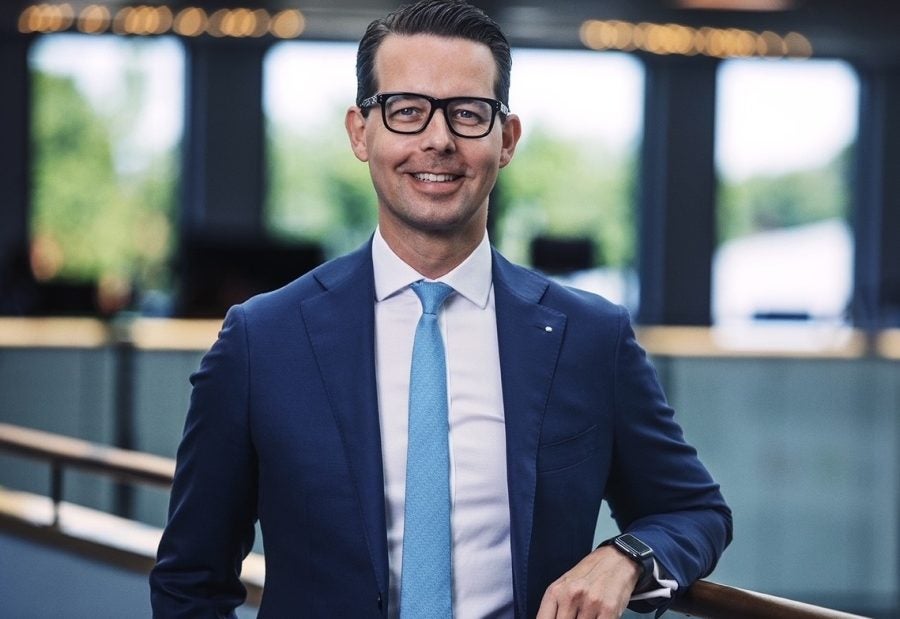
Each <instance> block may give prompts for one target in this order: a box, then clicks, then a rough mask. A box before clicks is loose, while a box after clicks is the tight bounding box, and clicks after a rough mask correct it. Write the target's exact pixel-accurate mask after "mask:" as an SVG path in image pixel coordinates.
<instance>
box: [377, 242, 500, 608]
mask: <svg viewBox="0 0 900 619" xmlns="http://www.w3.org/2000/svg"><path fill="white" fill-rule="evenodd" d="M372 261H373V264H374V269H375V297H376V298H375V356H376V376H377V383H378V408H379V418H380V423H381V447H382V457H383V461H384V488H385V502H386V506H385V508H386V509H385V511H386V516H387V540H388V562H389V566H390V606H389V608H388V616H389V617H392V618H393V617H398V616H399V607H398V606H399V601H400V574H401V571H402V562H403V509H404V498H405V487H406V443H407V427H408V410H409V374H410V364H411V361H412V348H413V339H414V337H415V330H416V324H417V323H418V321H419V317H420V316H421V315H422V304H421V303H420V301H419V298H418V297H417V296H416V294H415V293H414V292H413V291H412V290H411V289H410V288H409V285H410V284H411V283H413V282H416V281H419V280H421V279H424V278H423V277H422V275H420V274H419V273H417V272H416V271H415V270H414V269H413V268H412V267H410V266H409V265H407V264H406V263H405V262H403V261H402V260H401V259H400V258H399V257H397V255H396V254H394V252H393V251H392V250H391V249H390V247H388V245H387V243H386V242H385V241H384V238H383V237H382V236H381V232H380V231H376V233H375V236H374V239H373V242H372ZM491 280H492V277H491V249H490V244H489V242H488V239H487V234H485V237H484V239H483V240H482V242H481V244H480V245H479V246H478V247H477V248H476V249H475V251H474V252H472V254H471V255H470V256H469V257H468V258H467V259H466V260H465V261H464V262H463V263H462V264H460V265H459V266H458V267H456V268H455V269H454V270H453V271H451V272H450V273H448V274H447V275H444V276H443V277H441V278H440V279H439V281H442V282H444V283H446V284H449V285H450V286H452V287H453V289H454V290H455V291H456V294H452V295H450V297H449V298H448V299H447V301H446V302H445V303H444V305H443V307H442V310H441V312H440V314H439V320H440V325H441V333H442V335H443V338H444V347H445V350H446V355H447V374H448V377H447V395H448V398H449V414H450V419H449V422H450V469H451V472H450V493H451V523H450V524H451V530H452V534H453V548H452V569H453V615H454V617H455V618H456V619H483V618H484V617H488V616H490V617H497V618H498V619H499V618H503V617H512V616H513V586H512V559H511V551H510V541H509V494H508V489H507V480H506V433H505V423H504V417H503V394H502V390H501V382H500V355H499V351H498V348H497V319H496V313H495V311H494V291H493V284H492V281H491Z"/></svg>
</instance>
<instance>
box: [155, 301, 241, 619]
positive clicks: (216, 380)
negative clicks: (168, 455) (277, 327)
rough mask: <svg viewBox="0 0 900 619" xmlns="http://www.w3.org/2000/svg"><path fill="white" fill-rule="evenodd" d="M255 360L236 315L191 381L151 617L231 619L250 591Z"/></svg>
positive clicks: (228, 320) (235, 311)
mask: <svg viewBox="0 0 900 619" xmlns="http://www.w3.org/2000/svg"><path fill="white" fill-rule="evenodd" d="M250 372H251V368H250V357H249V352H248V342H247V328H246V321H245V317H244V313H243V309H242V308H241V307H240V306H236V307H233V308H232V309H231V310H230V311H229V312H228V314H227V316H226V317H225V322H224V325H223V327H222V330H221V331H220V333H219V338H218V340H217V341H216V343H215V344H214V345H213V347H212V348H211V349H210V351H209V352H208V353H207V354H206V355H205V356H204V358H203V361H202V362H201V364H200V368H199V370H198V371H197V372H196V373H194V374H193V375H192V376H191V383H192V384H193V391H192V393H191V400H190V407H189V410H188V414H187V420H186V422H185V428H184V435H183V437H182V441H181V445H180V446H179V448H178V457H177V466H176V471H175V481H174V484H173V487H172V493H171V497H170V503H169V518H168V524H167V525H166V528H165V531H164V532H163V536H162V540H161V542H160V545H159V551H158V555H157V563H156V566H155V567H154V568H153V570H152V572H151V574H150V593H151V595H150V597H151V604H152V606H153V616H154V617H155V618H157V619H170V618H176V617H179V618H180V617H191V618H194V619H199V618H203V617H209V618H210V619H212V618H214V617H215V618H221V617H233V616H234V609H235V608H236V607H237V606H239V605H240V604H242V603H243V601H244V599H245V596H246V590H245V588H244V586H243V585H242V584H241V582H240V572H241V562H242V560H243V558H244V557H245V556H246V555H247V554H248V553H249V552H250V549H251V548H252V545H253V537H254V525H255V522H256V501H257V490H256V480H257V464H256V455H255V452H254V449H253V444H252V440H251V436H250V427H249V415H248V409H249V382H250Z"/></svg>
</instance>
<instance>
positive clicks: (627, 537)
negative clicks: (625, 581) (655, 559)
mask: <svg viewBox="0 0 900 619" xmlns="http://www.w3.org/2000/svg"><path fill="white" fill-rule="evenodd" d="M615 543H616V545H617V546H618V547H619V548H621V549H622V550H624V551H625V552H627V553H628V554H630V555H631V556H633V557H635V558H638V559H643V558H644V557H649V556H651V555H652V554H653V549H652V548H650V546H648V545H647V544H645V543H644V542H642V541H641V540H639V539H638V538H636V537H635V536H634V535H631V534H630V533H625V534H623V535H620V536H619V537H617V538H616V542H615Z"/></svg>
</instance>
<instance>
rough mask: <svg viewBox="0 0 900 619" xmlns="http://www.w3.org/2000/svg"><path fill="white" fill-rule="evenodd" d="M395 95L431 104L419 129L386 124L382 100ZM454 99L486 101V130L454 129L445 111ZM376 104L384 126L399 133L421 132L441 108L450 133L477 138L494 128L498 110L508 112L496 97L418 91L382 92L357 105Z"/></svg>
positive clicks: (368, 105) (364, 107)
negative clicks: (441, 96) (470, 132)
mask: <svg viewBox="0 0 900 619" xmlns="http://www.w3.org/2000/svg"><path fill="white" fill-rule="evenodd" d="M397 96H401V97H403V96H405V97H421V98H422V99H425V100H426V101H428V102H429V103H430V104H431V111H430V112H429V113H428V118H426V119H425V123H424V124H423V125H422V126H421V127H420V128H419V129H416V130H415V131H402V130H399V129H394V128H393V127H391V126H390V124H388V119H387V111H386V109H385V107H384V102H385V101H387V100H388V99H389V98H390V97H397ZM455 101H481V102H482V103H487V104H488V105H490V106H491V122H490V123H488V128H487V130H486V131H485V132H484V133H480V134H478V135H465V134H462V133H460V132H459V131H457V130H456V129H454V128H453V123H452V122H451V121H450V112H448V111H447V106H449V105H450V104H451V103H453V102H455ZM376 105H379V106H381V120H382V121H383V122H384V126H385V127H387V129H388V131H392V132H394V133H400V134H402V135H415V134H417V133H422V132H423V131H425V129H426V128H428V125H429V124H430V123H431V119H432V117H434V112H435V110H443V112H444V120H445V121H447V128H448V129H450V133H452V134H453V135H455V136H458V137H461V138H472V139H478V138H483V137H484V136H486V135H487V134H489V133H490V132H491V131H492V130H493V129H494V120H495V119H496V118H497V113H498V112H499V113H500V114H502V115H503V116H507V115H508V114H509V108H508V107H507V106H506V104H505V103H503V102H502V101H500V100H498V99H488V98H486V97H448V98H446V99H437V98H435V97H429V96H428V95H423V94H421V93H418V92H382V93H379V94H377V95H372V96H371V97H367V98H366V99H363V100H362V102H361V103H360V104H359V107H361V108H362V109H368V108H370V107H374V106H376Z"/></svg>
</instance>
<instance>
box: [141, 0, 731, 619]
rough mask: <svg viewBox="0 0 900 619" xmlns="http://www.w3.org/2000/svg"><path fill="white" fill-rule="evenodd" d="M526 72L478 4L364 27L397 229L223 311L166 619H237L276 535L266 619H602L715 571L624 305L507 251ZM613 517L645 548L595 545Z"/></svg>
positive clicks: (706, 519) (381, 209)
mask: <svg viewBox="0 0 900 619" xmlns="http://www.w3.org/2000/svg"><path fill="white" fill-rule="evenodd" d="M509 72H510V58H509V47H508V44H507V42H506V40H505V38H504V37H503V35H502V33H501V32H500V30H499V28H498V27H497V26H496V24H495V23H494V22H493V21H492V20H490V19H489V18H488V17H487V16H485V15H484V14H483V13H482V12H481V11H480V10H478V9H475V8H474V7H472V6H470V5H468V4H466V3H464V2H461V1H460V0H425V1H424V2H420V3H419V4H416V5H413V6H408V7H402V8H401V9H398V10H397V11H395V12H394V13H392V14H391V15H389V16H388V17H387V18H385V19H384V20H378V21H376V22H374V23H373V24H372V25H371V26H370V27H369V29H368V30H367V32H366V34H365V37H364V38H363V40H362V42H361V43H360V47H359V55H358V63H357V77H358V86H359V90H358V96H357V102H356V105H355V106H354V107H352V108H350V110H348V112H347V116H346V127H347V132H348V135H349V137H350V143H351V146H352V149H353V152H354V153H355V155H356V156H357V157H358V158H359V159H360V160H361V161H364V162H367V163H368V165H369V169H370V172H371V177H372V183H373V185H374V188H375V192H376V193H377V196H378V229H377V230H376V232H375V234H374V236H373V239H372V241H371V242H370V243H369V244H367V245H366V246H364V247H363V248H361V249H360V250H358V251H356V252H355V253H353V254H350V255H347V256H344V257H342V258H338V259H337V260H334V261H332V262H329V263H327V264H325V265H323V266H321V267H319V268H317V269H315V270H314V271H312V272H311V273H309V274H307V275H305V276H303V277H301V278H300V279H298V280H296V281H295V282H293V283H291V284H289V285H288V286H286V287H285V288H283V289H281V290H278V291H275V292H273V293H269V294H267V295H262V296H260V297H257V298H254V299H251V300H250V301H248V302H246V303H244V304H242V305H240V306H237V307H235V308H232V309H231V310H230V311H229V313H228V316H227V317H226V319H225V323H224V326H223V328H222V331H221V333H220V336H219V339H218V341H217V342H216V344H215V345H214V346H213V348H212V349H211V350H210V352H209V353H208V354H207V356H206V357H205V358H204V360H203V363H202V365H201V367H200V370H199V371H198V372H197V374H195V375H194V376H193V377H192V382H193V384H194V391H193V395H192V399H191V407H190V411H189V413H188V419H187V423H186V429H185V435H184V438H183V441H182V445H181V447H180V449H179V454H178V470H177V473H176V480H175V485H174V487H173V490H172V499H171V507H170V519H169V524H168V526H167V528H166V532H165V534H164V536H163V539H162V542H161V544H160V549H159V560H158V564H157V566H156V568H155V569H154V571H153V574H152V576H151V588H152V599H153V606H154V614H155V616H156V617H222V616H232V615H231V614H230V613H232V611H233V609H234V607H236V606H237V605H239V604H240V603H241V602H242V600H243V596H244V591H243V588H242V587H241V585H240V583H239V580H238V575H239V570H240V562H241V559H242V558H243V556H244V555H245V554H246V553H247V552H248V550H249V548H250V546H251V542H252V539H253V527H254V523H255V521H256V520H257V519H258V520H259V522H260V525H261V529H262V534H263V538H264V540H265V555H266V587H265V593H264V596H263V601H262V605H261V608H260V617H352V618H359V617H383V616H388V617H397V616H399V617H402V618H404V619H406V618H407V617H410V618H411V617H450V616H454V617H458V618H483V617H521V618H524V617H535V616H537V617H538V618H539V619H549V618H551V617H559V618H569V617H576V616H577V617H580V618H583V617H603V618H609V617H618V616H620V615H621V614H622V612H623V610H624V608H625V606H626V605H627V604H629V602H632V603H633V604H634V605H635V607H640V608H642V609H643V610H647V609H649V608H652V607H664V606H665V604H666V603H667V602H668V601H669V600H670V598H671V596H672V595H673V594H674V595H677V593H678V592H679V591H683V590H684V589H685V588H686V587H687V586H688V585H689V584H690V583H691V582H693V581H694V580H695V579H697V578H699V577H701V576H703V575H705V574H707V573H709V572H710V571H711V570H712V568H713V567H714V565H715V563H716V561H717V559H718V557H719V555H720V553H721V552H722V550H723V549H724V547H725V546H726V545H727V543H728V542H729V541H730V537H731V516H730V512H729V510H728V508H727V507H726V505H725V503H724V501H723V500H722V497H721V495H720V494H719V491H718V486H716V484H715V483H714V482H713V481H712V479H711V478H710V476H709V474H708V473H707V472H706V470H705V469H704V468H703V466H702V465H701V464H700V462H699V461H698V460H697V457H696V453H695V452H694V450H693V449H692V448H690V447H689V446H688V445H687V444H686V443H685V442H684V440H683V438H682V434H681V430H680V429H679V427H678V426H677V425H676V423H675V422H674V420H673V414H672V411H671V409H669V408H668V406H667V405H666V403H665V400H664V397H663V395H662V393H661V390H660V388H659V386H658V384H657V381H656V378H655V374H654V372H653V370H652V368H651V367H650V366H649V364H648V363H647V361H646V359H645V356H644V353H643V351H642V350H641V349H640V348H639V347H638V345H637V344H636V342H635V340H634V336H633V332H632V330H631V328H630V326H629V323H628V318H627V316H626V314H625V312H624V311H623V310H621V309H620V308H618V307H616V306H614V305H612V304H610V303H608V302H606V301H604V300H603V299H601V298H599V297H596V296H594V295H589V294H586V293H582V292H578V291H574V290H569V289H566V288H563V287H561V286H559V285H557V284H554V283H551V282H550V281H548V280H546V279H544V278H543V277H541V276H539V275H537V274H534V273H532V272H530V271H527V270H525V269H523V268H521V267H517V266H514V265H511V264H510V263H509V262H507V261H506V260H505V259H504V258H503V257H502V256H500V255H499V254H498V253H497V252H495V251H493V250H492V249H491V248H490V246H489V244H488V239H487V236H486V222H487V210H488V196H489V193H490V191H491V189H492V188H493V186H494V184H495V182H496V179H497V174H498V171H499V169H500V168H502V167H504V166H506V165H507V164H508V163H509V162H510V160H511V159H512V157H513V154H514V152H515V147H516V143H517V141H518V139H519V136H520V133H521V126H520V121H519V119H518V118H517V117H516V116H515V115H514V114H512V113H510V112H509V110H508V108H507V103H506V102H507V101H508V90H509ZM433 282H441V283H433ZM432 295H435V296H437V297H439V298H438V299H437V300H436V301H434V302H432V301H433V300H432V299H431V296H432ZM441 301H442V303H441ZM423 351H424V352H423ZM604 498H605V499H607V500H608V501H609V504H610V506H611V509H612V511H613V514H614V516H615V518H616V520H617V523H618V524H619V526H620V527H621V528H622V530H623V531H625V532H627V535H625V536H623V537H622V538H618V539H615V540H612V541H611V542H610V543H606V544H601V546H600V547H598V548H596V549H593V550H592V548H591V545H592V544H591V543H592V538H593V533H594V527H595V522H596V519H597V514H598V509H599V507H600V503H601V501H602V500H603V499H604Z"/></svg>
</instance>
